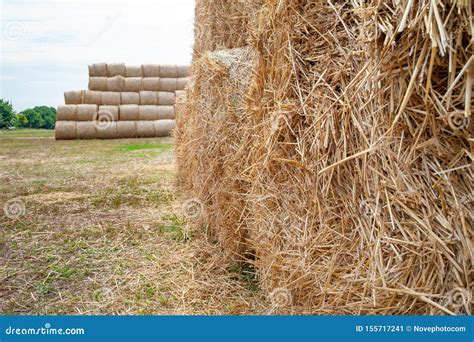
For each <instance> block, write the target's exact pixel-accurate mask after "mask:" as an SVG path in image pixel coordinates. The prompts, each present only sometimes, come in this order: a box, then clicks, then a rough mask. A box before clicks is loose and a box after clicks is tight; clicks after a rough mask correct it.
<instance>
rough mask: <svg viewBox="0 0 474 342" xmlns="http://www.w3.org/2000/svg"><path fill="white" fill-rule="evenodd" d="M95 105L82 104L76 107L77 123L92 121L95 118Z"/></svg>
mask: <svg viewBox="0 0 474 342" xmlns="http://www.w3.org/2000/svg"><path fill="white" fill-rule="evenodd" d="M97 109H98V108H97V105H93V104H83V105H78V106H77V112H76V120H77V121H92V120H95V119H96V118H97Z"/></svg>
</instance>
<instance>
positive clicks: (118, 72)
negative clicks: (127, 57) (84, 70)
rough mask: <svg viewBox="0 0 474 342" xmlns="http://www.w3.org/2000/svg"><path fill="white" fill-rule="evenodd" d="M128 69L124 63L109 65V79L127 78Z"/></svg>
mask: <svg viewBox="0 0 474 342" xmlns="http://www.w3.org/2000/svg"><path fill="white" fill-rule="evenodd" d="M125 75H126V68H125V64H123V63H116V64H107V77H115V76H125Z"/></svg>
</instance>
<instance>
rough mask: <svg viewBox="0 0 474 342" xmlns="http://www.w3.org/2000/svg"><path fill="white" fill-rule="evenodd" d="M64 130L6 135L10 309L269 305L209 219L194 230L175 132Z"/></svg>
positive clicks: (237, 309)
mask: <svg viewBox="0 0 474 342" xmlns="http://www.w3.org/2000/svg"><path fill="white" fill-rule="evenodd" d="M53 136H54V133H53V132H52V131H43V130H19V131H12V132H1V133H0V205H1V207H0V229H1V236H0V298H1V300H0V313H1V314H20V315H31V314H41V315H43V314H48V315H49V314H92V315H94V314H132V315H135V314H138V315H155V314H156V315H160V314H262V313H267V312H268V310H269V307H271V304H270V303H269V300H268V298H265V296H264V295H263V294H262V292H261V291H260V290H259V288H258V286H257V284H256V282H255V279H254V277H253V276H252V275H250V274H248V273H247V272H246V270H245V268H244V267H242V266H241V265H238V264H229V263H228V262H223V261H222V260H223V252H222V250H221V249H220V247H219V246H218V245H217V244H215V243H214V242H213V241H212V239H210V238H209V236H208V235H207V233H206V229H205V227H202V229H194V230H193V231H192V232H191V233H189V232H187V230H186V227H187V224H186V219H185V218H184V216H183V215H182V212H181V207H180V204H179V193H178V192H177V180H176V170H175V165H174V154H173V142H172V139H171V138H154V139H131V140H110V141H59V142H58V141H55V140H54V138H53ZM7 203H10V204H11V203H15V204H14V205H17V206H18V205H19V206H20V207H19V208H20V211H19V212H18V211H16V212H15V215H12V214H11V212H9V213H6V212H5V211H4V210H3V209H4V206H5V204H7ZM21 205H24V207H23V208H22V207H21ZM17 209H18V207H17ZM7 214H8V215H7Z"/></svg>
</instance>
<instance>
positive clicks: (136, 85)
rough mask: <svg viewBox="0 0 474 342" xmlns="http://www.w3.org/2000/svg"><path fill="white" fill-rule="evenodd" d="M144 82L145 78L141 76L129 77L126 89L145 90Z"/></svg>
mask: <svg viewBox="0 0 474 342" xmlns="http://www.w3.org/2000/svg"><path fill="white" fill-rule="evenodd" d="M142 82H143V79H142V78H141V77H130V78H128V77H127V78H125V81H124V90H125V91H127V92H130V91H133V92H139V91H141V90H143V85H142Z"/></svg>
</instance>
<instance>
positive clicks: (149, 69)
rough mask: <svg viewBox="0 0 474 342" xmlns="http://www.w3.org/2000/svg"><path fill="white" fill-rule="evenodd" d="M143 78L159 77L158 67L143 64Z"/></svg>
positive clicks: (156, 65)
mask: <svg viewBox="0 0 474 342" xmlns="http://www.w3.org/2000/svg"><path fill="white" fill-rule="evenodd" d="M142 70H143V77H160V65H158V64H144V65H142Z"/></svg>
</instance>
